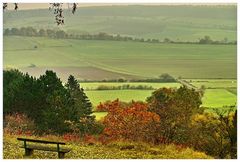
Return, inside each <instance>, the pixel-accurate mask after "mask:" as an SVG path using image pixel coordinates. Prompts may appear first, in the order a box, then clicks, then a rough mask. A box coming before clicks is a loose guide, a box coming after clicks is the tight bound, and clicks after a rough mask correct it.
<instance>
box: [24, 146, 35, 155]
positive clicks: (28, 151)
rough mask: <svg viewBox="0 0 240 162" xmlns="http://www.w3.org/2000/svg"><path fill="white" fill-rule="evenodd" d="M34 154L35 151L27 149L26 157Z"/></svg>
mask: <svg viewBox="0 0 240 162" xmlns="http://www.w3.org/2000/svg"><path fill="white" fill-rule="evenodd" d="M32 154H33V149H29V148H25V156H30V155H32Z"/></svg>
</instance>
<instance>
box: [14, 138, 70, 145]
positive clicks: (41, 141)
mask: <svg viewBox="0 0 240 162" xmlns="http://www.w3.org/2000/svg"><path fill="white" fill-rule="evenodd" d="M17 140H19V141H24V142H36V143H45V144H60V145H66V143H65V142H57V141H46V140H37V139H28V138H17Z"/></svg>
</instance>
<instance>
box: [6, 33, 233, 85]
mask: <svg viewBox="0 0 240 162" xmlns="http://www.w3.org/2000/svg"><path fill="white" fill-rule="evenodd" d="M3 39H4V46H3V48H4V56H3V61H4V68H9V67H10V68H18V69H21V70H22V71H24V72H29V74H30V75H35V76H38V75H40V74H42V73H44V72H45V70H46V69H51V70H54V71H56V72H57V73H58V75H59V77H60V78H61V79H62V80H63V81H66V80H67V77H68V75H70V74H73V75H75V76H76V77H77V78H78V79H81V80H83V79H88V80H103V79H116V78H126V79H133V78H134V79H139V78H149V77H158V76H159V75H161V74H162V73H168V74H170V75H172V76H174V77H179V76H181V77H182V78H236V65H237V60H236V57H237V56H236V50H237V48H236V45H199V44H153V43H141V42H121V41H94V40H70V39H61V40H58V39H48V38H40V37H18V36H6V37H4V38H3ZM34 46H37V48H36V49H35V48H34ZM23 56H24V57H23Z"/></svg>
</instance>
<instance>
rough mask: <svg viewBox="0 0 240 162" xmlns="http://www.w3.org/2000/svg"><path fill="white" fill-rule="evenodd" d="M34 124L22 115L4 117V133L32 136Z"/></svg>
mask: <svg viewBox="0 0 240 162" xmlns="http://www.w3.org/2000/svg"><path fill="white" fill-rule="evenodd" d="M34 130H35V124H34V122H33V121H32V120H31V119H29V118H28V117H27V116H26V115H24V114H19V113H15V114H12V115H6V117H5V119H4V133H8V134H15V135H24V134H25V135H32V134H34Z"/></svg>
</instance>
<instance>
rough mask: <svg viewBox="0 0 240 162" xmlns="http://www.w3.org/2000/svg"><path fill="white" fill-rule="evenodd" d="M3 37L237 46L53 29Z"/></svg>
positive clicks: (11, 30)
mask: <svg viewBox="0 0 240 162" xmlns="http://www.w3.org/2000/svg"><path fill="white" fill-rule="evenodd" d="M3 34H4V35H19V36H29V37H48V38H55V39H78V40H109V41H132V42H145V43H175V44H237V41H228V39H227V38H224V39H223V40H212V39H211V38H210V36H204V37H203V38H199V40H198V41H196V42H190V41H174V40H171V39H169V38H164V39H163V40H159V39H144V38H133V37H131V36H122V35H120V34H116V35H112V34H107V33H105V32H99V33H98V34H88V33H87V34H72V33H71V34H69V33H66V32H65V31H63V30H53V29H46V30H45V29H39V30H37V29H35V28H33V27H22V28H6V29H4V32H3Z"/></svg>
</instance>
